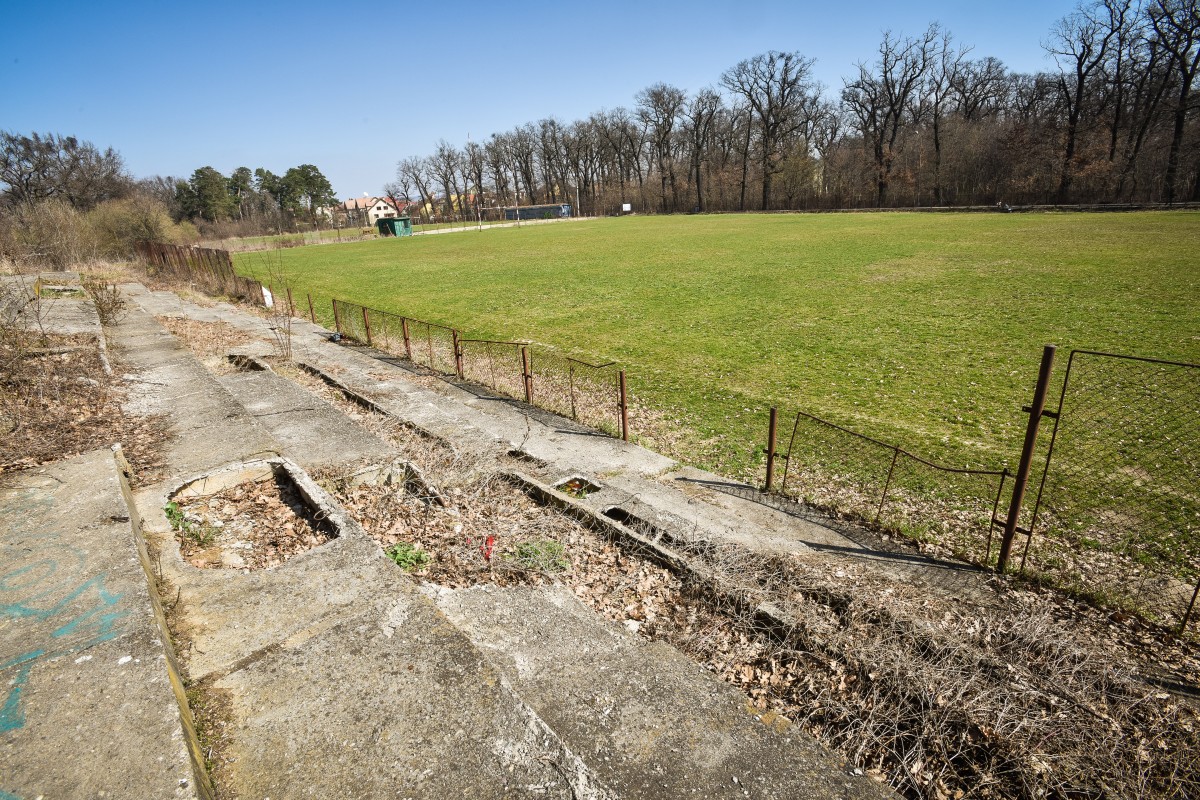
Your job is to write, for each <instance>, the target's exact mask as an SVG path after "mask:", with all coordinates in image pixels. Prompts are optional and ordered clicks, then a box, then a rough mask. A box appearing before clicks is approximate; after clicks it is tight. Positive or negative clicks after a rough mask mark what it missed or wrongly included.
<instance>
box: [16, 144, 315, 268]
mask: <svg viewBox="0 0 1200 800" xmlns="http://www.w3.org/2000/svg"><path fill="white" fill-rule="evenodd" d="M335 202H336V197H335V196H334V193H333V187H332V186H331V185H330V183H329V181H328V179H326V177H325V176H324V175H323V174H321V171H320V170H319V169H318V168H317V167H315V166H313V165H312V164H302V165H300V166H298V167H292V168H291V169H289V170H287V171H286V172H285V173H284V174H283V175H275V174H274V173H272V172H271V171H270V170H267V169H263V168H261V167H260V168H258V169H256V170H254V171H253V172H251V170H250V169H249V168H248V167H239V168H237V169H235V170H234V171H233V173H232V174H231V175H229V176H228V177H226V176H225V175H222V174H221V173H220V172H219V171H217V170H216V169H214V168H213V167H210V166H205V167H201V168H199V169H197V170H195V171H194V172H193V173H192V175H191V177H190V178H188V179H187V180H183V179H179V178H171V177H163V176H153V177H150V178H145V179H142V180H137V179H135V178H134V177H133V176H132V175H130V174H129V172H128V171H127V170H126V168H125V164H124V161H123V159H122V158H121V156H120V154H119V153H118V152H117V151H115V150H114V149H113V148H111V147H109V148H107V149H104V150H101V149H100V148H98V147H96V146H95V145H93V144H92V143H91V142H86V141H82V140H80V139H78V138H76V137H74V136H62V135H59V134H54V133H37V132H34V133H31V134H28V135H26V134H20V133H15V132H11V131H0V211H2V212H3V214H0V257H3V258H8V259H12V260H14V261H17V262H20V263H27V264H30V265H42V266H49V267H52V268H56V267H64V266H68V265H70V264H72V263H76V262H78V261H87V260H89V259H93V258H124V257H127V256H129V255H130V254H132V252H133V246H134V244H135V243H136V242H138V241H164V242H176V243H187V242H194V241H196V240H198V239H199V238H200V236H201V235H202V234H205V235H210V236H228V235H243V234H255V233H263V232H267V231H278V232H282V231H283V230H285V229H287V230H294V229H295V227H296V225H297V224H298V223H304V224H312V223H314V222H316V221H317V220H318V219H319V218H321V216H322V215H321V213H320V210H321V209H325V208H327V207H329V206H330V205H332V204H334V203H335Z"/></svg>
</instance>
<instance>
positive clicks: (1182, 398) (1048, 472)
mask: <svg viewBox="0 0 1200 800" xmlns="http://www.w3.org/2000/svg"><path fill="white" fill-rule="evenodd" d="M1055 416H1056V421H1055V426H1054V430H1053V433H1052V436H1051V444H1050V450H1049V453H1048V455H1047V459H1046V467H1045V470H1044V472H1043V474H1042V478H1041V481H1040V486H1039V491H1038V495H1037V497H1036V499H1035V500H1034V512H1033V518H1032V522H1031V524H1030V526H1029V530H1030V531H1031V532H1032V533H1031V534H1030V535H1029V537H1028V538H1027V539H1026V541H1025V546H1024V549H1023V552H1022V561H1021V568H1022V569H1023V570H1025V571H1026V572H1031V573H1034V574H1036V575H1038V576H1040V577H1043V578H1044V579H1046V580H1048V581H1049V582H1051V583H1053V584H1055V585H1058V586H1062V587H1065V588H1068V589H1070V590H1073V591H1075V592H1077V593H1079V594H1082V595H1084V596H1088V597H1091V598H1093V599H1095V600H1097V601H1099V602H1101V603H1103V604H1106V605H1115V606H1119V607H1125V608H1128V609H1130V610H1134V611H1136V612H1138V613H1140V614H1142V615H1143V616H1146V617H1148V618H1150V619H1152V620H1154V621H1156V622H1159V623H1161V624H1164V625H1171V626H1175V627H1181V626H1183V625H1184V624H1185V623H1186V620H1187V618H1188V616H1189V614H1190V615H1191V616H1192V617H1193V618H1194V617H1195V612H1194V610H1193V609H1192V605H1193V603H1194V602H1195V597H1196V589H1197V585H1198V584H1197V581H1198V580H1200V365H1196V364H1184V363H1178V362H1169V361H1158V360H1153V359H1146V358H1135V357H1130V356H1118V355H1113V354H1109V353H1098V352H1091V351H1078V350H1077V351H1074V352H1072V353H1071V357H1070V360H1069V361H1068V364H1067V372H1066V375H1065V377H1064V381H1063V389H1062V394H1061V396H1060V398H1059V406H1058V411H1057V412H1056V414H1055Z"/></svg>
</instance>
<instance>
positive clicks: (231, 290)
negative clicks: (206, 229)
mask: <svg viewBox="0 0 1200 800" xmlns="http://www.w3.org/2000/svg"><path fill="white" fill-rule="evenodd" d="M136 252H137V254H138V256H139V257H140V258H141V259H142V260H143V261H144V262H146V264H148V265H150V266H151V267H153V268H154V272H155V273H156V274H162V275H166V276H167V277H168V278H171V279H173V280H177V281H184V282H187V283H192V284H195V285H197V286H199V287H200V288H201V289H202V290H204V291H206V292H208V293H210V294H214V295H225V296H226V297H233V298H236V299H239V300H245V301H249V302H251V303H253V304H255V305H260V306H261V305H263V304H264V297H263V291H262V289H263V287H262V284H261V283H259V282H258V281H256V280H254V279H253V278H245V277H243V276H241V275H238V274H237V273H236V272H235V271H234V269H233V258H232V256H230V254H229V251H228V250H216V249H213V248H209V247H192V246H185V245H177V244H166V243H164V242H138V243H137V245H136Z"/></svg>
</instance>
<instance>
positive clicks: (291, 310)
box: [283, 286, 296, 317]
mask: <svg viewBox="0 0 1200 800" xmlns="http://www.w3.org/2000/svg"><path fill="white" fill-rule="evenodd" d="M283 288H284V291H286V292H287V299H288V316H289V317H294V316H296V304H295V303H293V302H292V287H290V286H284V287H283Z"/></svg>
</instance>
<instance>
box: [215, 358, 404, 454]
mask: <svg viewBox="0 0 1200 800" xmlns="http://www.w3.org/2000/svg"><path fill="white" fill-rule="evenodd" d="M217 380H218V382H219V383H220V384H221V386H223V387H224V388H225V389H226V390H227V391H228V392H229V393H230V394H231V395H233V397H234V398H235V399H237V401H238V402H239V403H241V405H242V407H243V408H245V409H246V411H247V412H248V413H249V414H250V416H252V417H254V419H255V420H257V421H258V422H259V423H260V424H261V425H262V426H263V427H264V428H266V430H267V432H268V433H270V434H271V435H272V436H273V437H274V438H275V440H276V441H277V442H279V443H280V444H281V445H282V446H283V454H284V455H286V456H288V457H289V458H291V459H292V460H294V461H295V462H297V463H298V464H300V465H301V466H303V467H305V468H307V469H311V468H313V467H316V466H319V465H323V464H336V463H339V462H346V461H354V460H357V459H362V458H371V459H379V460H380V461H381V462H383V461H386V460H389V459H390V458H391V457H392V449H391V447H390V446H389V445H388V444H387V442H385V441H383V440H382V439H380V438H379V437H378V436H376V435H375V434H373V433H371V432H370V431H368V430H365V429H364V428H362V427H361V426H360V425H358V424H356V423H355V422H354V421H353V420H351V419H349V418H348V417H347V416H346V415H345V414H343V413H341V412H340V411H338V410H337V409H336V408H334V407H333V406H331V405H329V403H327V402H325V401H324V400H322V399H321V398H320V397H317V396H316V395H314V394H313V393H312V392H309V391H308V390H306V389H303V388H301V387H300V386H298V385H297V384H295V383H293V382H292V381H290V380H288V379H287V378H283V377H280V376H279V375H276V374H275V373H274V372H271V371H269V370H258V371H253V372H243V373H237V374H233V375H223V376H221V377H220V378H218V379H217Z"/></svg>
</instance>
